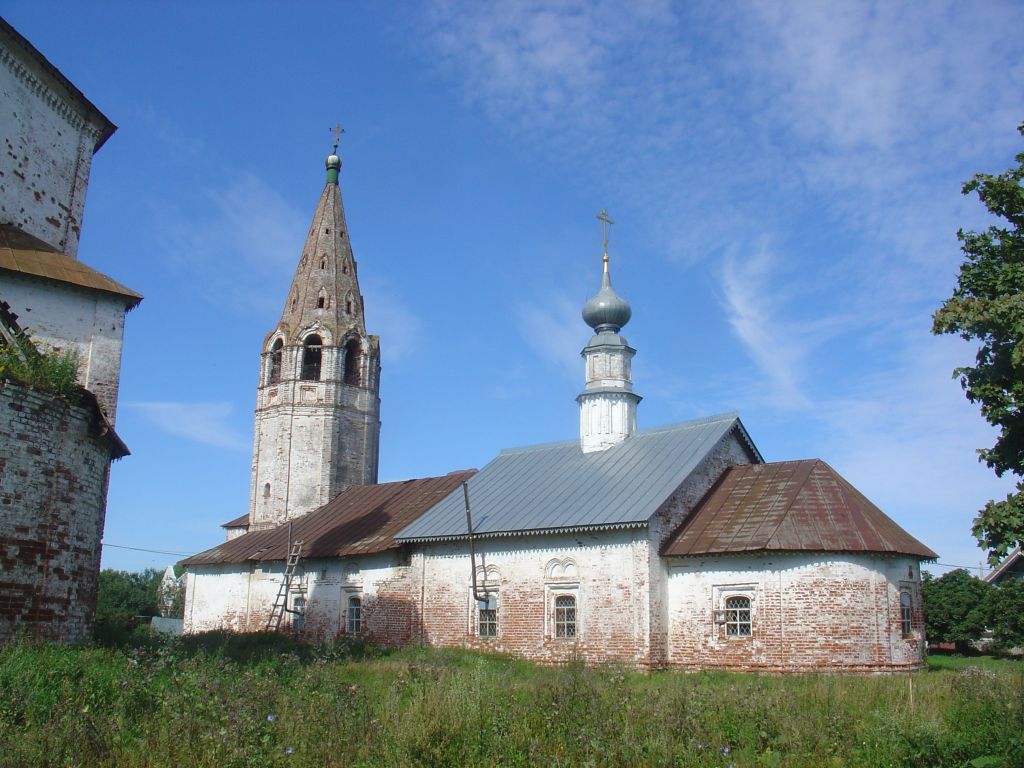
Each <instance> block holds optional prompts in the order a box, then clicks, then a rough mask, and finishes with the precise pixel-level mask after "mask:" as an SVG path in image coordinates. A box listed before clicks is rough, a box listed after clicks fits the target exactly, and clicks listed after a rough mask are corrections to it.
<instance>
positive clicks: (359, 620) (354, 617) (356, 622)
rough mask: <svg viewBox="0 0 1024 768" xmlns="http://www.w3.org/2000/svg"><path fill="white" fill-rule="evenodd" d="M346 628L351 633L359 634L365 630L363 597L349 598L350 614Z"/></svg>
mask: <svg viewBox="0 0 1024 768" xmlns="http://www.w3.org/2000/svg"><path fill="white" fill-rule="evenodd" d="M347 619H348V620H347V622H346V626H345V628H346V629H347V630H348V633H349V634H350V635H358V634H359V633H360V632H362V631H363V601H362V598H358V597H350V598H349V599H348V616H347Z"/></svg>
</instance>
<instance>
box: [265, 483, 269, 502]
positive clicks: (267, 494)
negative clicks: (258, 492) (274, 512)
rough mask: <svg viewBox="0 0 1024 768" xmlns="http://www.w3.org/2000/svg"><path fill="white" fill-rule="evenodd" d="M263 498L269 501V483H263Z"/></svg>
mask: <svg viewBox="0 0 1024 768" xmlns="http://www.w3.org/2000/svg"><path fill="white" fill-rule="evenodd" d="M263 498H264V499H269V498H270V483H265V484H264V485H263Z"/></svg>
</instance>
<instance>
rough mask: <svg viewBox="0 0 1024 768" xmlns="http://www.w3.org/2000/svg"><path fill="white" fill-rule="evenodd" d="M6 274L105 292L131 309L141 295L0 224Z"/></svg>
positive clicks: (1, 255) (0, 265)
mask: <svg viewBox="0 0 1024 768" xmlns="http://www.w3.org/2000/svg"><path fill="white" fill-rule="evenodd" d="M5 269H6V270H9V271H11V272H18V273H20V274H23V275H30V276H32V277H43V278H47V279H49V280H56V281H58V282H62V283H70V284H71V285H77V286H79V287H80V288H91V289H93V290H97V291H105V292H107V293H113V294H115V295H117V296H121V297H123V298H124V299H126V302H125V304H126V309H132V308H133V307H135V306H136V305H137V304H138V303H139V302H140V301H142V295H141V294H138V293H136V292H135V291H133V290H132V289H131V288H126V287H125V286H123V285H121V283H119V282H117V281H116V280H114V279H112V278H109V277H107V276H106V275H104V274H103V273H102V272H97V271H96V270H95V269H93V268H92V267H90V266H87V265H85V264H83V263H82V262H80V261H79V260H78V259H73V258H71V257H70V256H65V255H64V254H63V253H61V252H60V251H58V250H57V249H56V248H54V247H53V246H51V245H49V244H48V243H44V242H43V241H42V240H40V239H39V238H36V237H33V236H32V235H30V234H28V233H27V232H23V231H21V230H20V229H18V228H17V227H14V226H11V225H9V224H0V270H5Z"/></svg>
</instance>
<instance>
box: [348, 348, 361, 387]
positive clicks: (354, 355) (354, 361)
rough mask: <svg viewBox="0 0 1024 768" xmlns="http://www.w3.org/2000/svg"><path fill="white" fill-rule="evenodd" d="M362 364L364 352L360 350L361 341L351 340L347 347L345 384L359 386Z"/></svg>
mask: <svg viewBox="0 0 1024 768" xmlns="http://www.w3.org/2000/svg"><path fill="white" fill-rule="evenodd" d="M361 363H362V350H360V348H359V340H358V339H350V340H349V342H348V344H346V345H345V383H346V384H348V385H349V386H352V387H358V386H359V384H360V370H359V369H360V367H361V365H360V364H361Z"/></svg>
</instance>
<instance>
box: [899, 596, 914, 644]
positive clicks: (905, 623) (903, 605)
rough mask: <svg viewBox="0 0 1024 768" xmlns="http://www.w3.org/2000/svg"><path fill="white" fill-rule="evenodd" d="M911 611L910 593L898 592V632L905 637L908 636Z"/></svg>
mask: <svg viewBox="0 0 1024 768" xmlns="http://www.w3.org/2000/svg"><path fill="white" fill-rule="evenodd" d="M913 616H914V614H913V611H912V610H911V603H910V593H909V592H900V632H902V633H903V636H904V637H906V636H908V635H909V634H910V630H911V623H912V619H913Z"/></svg>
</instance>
